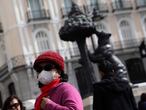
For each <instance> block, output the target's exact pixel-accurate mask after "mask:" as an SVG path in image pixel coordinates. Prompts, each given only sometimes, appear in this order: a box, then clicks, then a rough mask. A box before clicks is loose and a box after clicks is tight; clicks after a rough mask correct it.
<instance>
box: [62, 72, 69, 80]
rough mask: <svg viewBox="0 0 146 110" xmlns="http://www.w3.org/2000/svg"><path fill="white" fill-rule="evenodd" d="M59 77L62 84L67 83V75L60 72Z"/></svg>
mask: <svg viewBox="0 0 146 110" xmlns="http://www.w3.org/2000/svg"><path fill="white" fill-rule="evenodd" d="M60 76H61V81H62V82H67V81H68V75H67V74H66V73H64V71H61V73H60Z"/></svg>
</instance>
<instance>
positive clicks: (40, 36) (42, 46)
mask: <svg viewBox="0 0 146 110" xmlns="http://www.w3.org/2000/svg"><path fill="white" fill-rule="evenodd" d="M36 41H37V46H38V50H39V52H41V51H45V50H48V49H49V39H48V36H47V34H46V33H45V32H44V31H39V32H38V33H37V34H36Z"/></svg>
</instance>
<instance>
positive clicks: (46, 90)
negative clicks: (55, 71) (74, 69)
mask: <svg viewBox="0 0 146 110" xmlns="http://www.w3.org/2000/svg"><path fill="white" fill-rule="evenodd" d="M59 83H60V78H58V79H55V80H53V81H52V82H50V83H49V84H48V85H45V86H43V87H41V92H42V93H41V94H40V96H39V97H38V98H37V99H36V102H35V110H41V108H40V107H41V105H40V104H41V100H42V98H43V97H45V96H48V93H49V91H50V90H51V89H52V88H54V87H56V86H57V85H58V84H59Z"/></svg>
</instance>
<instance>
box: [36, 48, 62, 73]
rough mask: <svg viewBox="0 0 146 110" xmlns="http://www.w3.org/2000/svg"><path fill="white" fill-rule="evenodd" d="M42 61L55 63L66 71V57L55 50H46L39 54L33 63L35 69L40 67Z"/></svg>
mask: <svg viewBox="0 0 146 110" xmlns="http://www.w3.org/2000/svg"><path fill="white" fill-rule="evenodd" d="M41 62H48V63H53V64H55V65H56V66H57V67H58V68H59V69H60V70H62V71H64V59H63V57H62V56H61V55H60V54H59V53H57V52H54V51H50V50H49V51H46V52H44V53H42V54H41V55H39V56H38V57H37V58H36V60H35V62H34V65H33V68H34V69H35V70H38V69H39V64H40V63H41Z"/></svg>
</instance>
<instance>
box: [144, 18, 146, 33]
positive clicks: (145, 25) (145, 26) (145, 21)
mask: <svg viewBox="0 0 146 110" xmlns="http://www.w3.org/2000/svg"><path fill="white" fill-rule="evenodd" d="M144 29H145V32H146V18H145V19H144Z"/></svg>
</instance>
